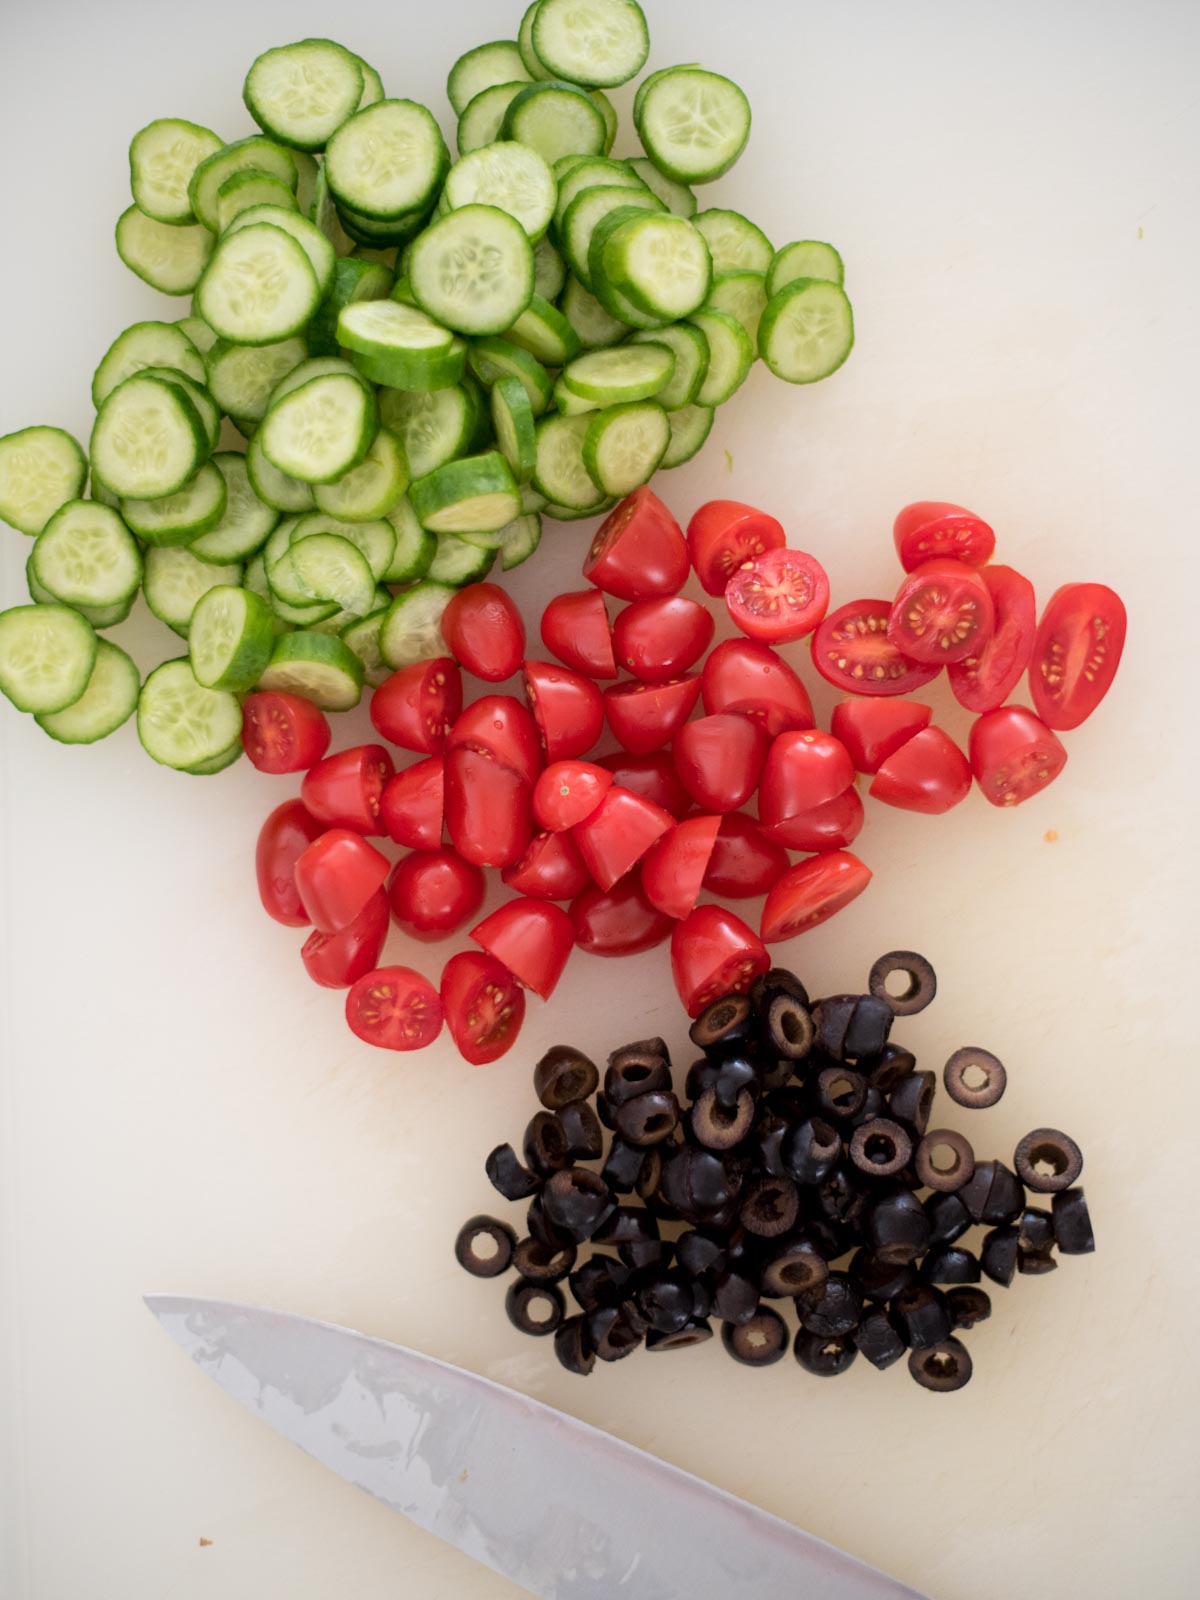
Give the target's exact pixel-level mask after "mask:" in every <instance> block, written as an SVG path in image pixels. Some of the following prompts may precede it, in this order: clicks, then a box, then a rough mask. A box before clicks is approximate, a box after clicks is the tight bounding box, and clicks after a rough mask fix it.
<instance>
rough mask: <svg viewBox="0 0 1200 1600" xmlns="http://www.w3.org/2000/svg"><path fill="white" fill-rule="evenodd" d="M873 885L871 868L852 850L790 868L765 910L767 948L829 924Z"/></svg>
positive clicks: (764, 935)
mask: <svg viewBox="0 0 1200 1600" xmlns="http://www.w3.org/2000/svg"><path fill="white" fill-rule="evenodd" d="M870 881H871V871H870V868H869V867H867V866H864V864H863V863H862V862H861V861H860V860H859V859H858V857H857V856H854V855H851V854H850V852H849V851H848V850H831V851H829V852H828V853H827V854H826V855H820V856H810V857H809V858H808V860H807V861H801V862H799V863H798V864H797V865H796V866H794V867H789V868H788V870H787V871H786V872H785V873H784V875H783V877H782V878H780V880H779V882H778V883H777V884H775V886H774V888H772V890H771V892H770V894H768V896H767V903H766V905H764V906H763V914H762V930H761V931H762V936H763V939H764V940H765V941H766V943H767V944H780V943H782V941H783V940H784V939H791V938H793V937H794V936H795V935H796V934H798V933H807V932H808V930H809V929H810V928H815V927H817V926H818V924H819V923H822V922H828V921H829V918H830V917H832V916H834V915H835V914H836V913H837V912H838V911H840V910H841V909H842V908H843V906H848V905H849V904H850V902H851V900H854V899H857V897H858V896H859V895H860V894H861V893H862V892H863V890H864V889H865V888H866V887H867V885H868V884H869V883H870Z"/></svg>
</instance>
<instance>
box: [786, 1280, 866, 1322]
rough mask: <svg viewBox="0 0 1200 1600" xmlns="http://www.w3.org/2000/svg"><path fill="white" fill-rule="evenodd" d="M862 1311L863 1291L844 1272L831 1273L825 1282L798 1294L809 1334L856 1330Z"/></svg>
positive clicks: (798, 1312) (798, 1314)
mask: <svg viewBox="0 0 1200 1600" xmlns="http://www.w3.org/2000/svg"><path fill="white" fill-rule="evenodd" d="M862 1313H863V1297H862V1294H861V1292H860V1291H859V1289H858V1287H857V1285H855V1284H854V1283H852V1282H851V1280H850V1278H849V1277H848V1276H847V1274H846V1273H844V1272H831V1273H830V1274H829V1276H828V1277H827V1278H826V1279H825V1281H824V1283H818V1284H817V1285H816V1286H815V1287H814V1288H812V1289H806V1290H805V1291H804V1293H803V1294H798V1295H797V1296H796V1314H797V1316H798V1317H799V1318H800V1322H801V1325H802V1326H803V1327H804V1328H806V1329H807V1330H808V1332H809V1333H819V1334H822V1335H825V1336H831V1335H834V1334H839V1333H853V1332H854V1330H855V1328H857V1327H858V1325H859V1323H860V1322H861V1321H862Z"/></svg>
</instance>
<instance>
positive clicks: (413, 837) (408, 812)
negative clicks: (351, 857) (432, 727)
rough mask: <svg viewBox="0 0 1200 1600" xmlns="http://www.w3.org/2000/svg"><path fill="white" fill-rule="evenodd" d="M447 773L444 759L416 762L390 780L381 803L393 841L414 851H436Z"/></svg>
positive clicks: (432, 757)
mask: <svg viewBox="0 0 1200 1600" xmlns="http://www.w3.org/2000/svg"><path fill="white" fill-rule="evenodd" d="M445 770H446V763H445V761H444V760H443V758H442V757H441V756H429V757H428V758H427V759H426V760H425V761H416V762H414V763H413V765H412V766H411V767H405V768H404V769H403V771H401V772H398V773H397V774H396V775H395V777H394V778H392V779H390V780H389V782H388V785H387V787H386V789H384V791H383V796H382V798H381V799H380V802H379V820H380V821H381V822H382V823H383V826H384V831H385V832H386V834H387V836H388V838H389V839H391V840H393V841H394V842H395V843H396V844H402V845H407V847H408V848H409V849H410V850H436V849H437V848H438V846H439V845H440V844H441V842H442V822H443V818H444V815H445V803H446V797H445Z"/></svg>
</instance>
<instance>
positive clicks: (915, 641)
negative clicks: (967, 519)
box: [888, 559, 994, 667]
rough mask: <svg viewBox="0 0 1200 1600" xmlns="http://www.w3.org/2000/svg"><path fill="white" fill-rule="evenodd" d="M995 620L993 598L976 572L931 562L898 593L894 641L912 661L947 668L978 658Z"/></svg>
mask: <svg viewBox="0 0 1200 1600" xmlns="http://www.w3.org/2000/svg"><path fill="white" fill-rule="evenodd" d="M993 620H994V619H993V610H992V597H991V595H990V594H989V593H988V591H987V585H986V584H985V583H984V581H983V579H982V577H981V576H980V575H979V573H978V572H976V571H975V569H974V567H968V566H966V565H964V563H963V562H961V561H950V560H946V559H943V560H940V561H926V562H925V563H924V565H922V566H919V567H915V568H914V569H913V571H912V572H910V573H909V575H908V577H907V578H905V580H904V582H903V583H902V584H901V585H900V587H899V589H898V590H897V591H896V598H895V599H894V600H893V601H892V614H891V616H890V617H889V618H888V638H889V639H890V640H891V642H892V643H893V644H894V645H895V646H896V648H897V650H899V651H900V653H901V655H904V656H907V657H908V659H909V660H910V661H923V662H925V663H926V664H927V665H937V666H939V667H941V666H945V665H947V664H948V663H949V662H951V661H961V660H962V659H963V657H964V656H969V655H977V654H978V653H979V651H980V650H981V649H982V648H983V646H984V645H985V644H986V643H987V641H988V640H989V639H990V638H991V636H992V624H993Z"/></svg>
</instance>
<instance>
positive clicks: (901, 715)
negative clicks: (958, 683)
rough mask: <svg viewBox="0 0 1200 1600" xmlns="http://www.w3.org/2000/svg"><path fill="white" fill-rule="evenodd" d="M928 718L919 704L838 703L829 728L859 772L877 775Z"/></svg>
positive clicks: (928, 712) (928, 711)
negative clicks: (892, 755) (888, 759)
mask: <svg viewBox="0 0 1200 1600" xmlns="http://www.w3.org/2000/svg"><path fill="white" fill-rule="evenodd" d="M952 670H953V671H958V670H960V669H959V668H957V667H956V668H953V669H952ZM932 716H933V711H932V709H931V708H930V707H929V706H923V705H922V704H921V703H920V701H919V700H857V699H856V700H840V701H839V702H838V703H837V705H836V706H834V708H833V718H832V720H831V723H830V727H831V730H832V732H833V735H834V737H835V738H837V739H840V740H841V741H842V743H843V744H844V745H845V747H846V750H847V753H848V754H849V756H850V759H851V761H853V763H854V765H855V767H856V768H857V769H858V771H859V772H878V771H879V769H880V767H881V766H882V765H883V763H884V762H885V761H886V760H887V758H888V757H889V756H890V755H891V754H892V752H893V751H895V750H899V748H900V746H901V745H902V744H904V743H906V742H907V740H909V739H911V738H912V736H913V734H914V733H920V731H921V729H922V728H927V727H928V726H929V723H930V719H931V718H932Z"/></svg>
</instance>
